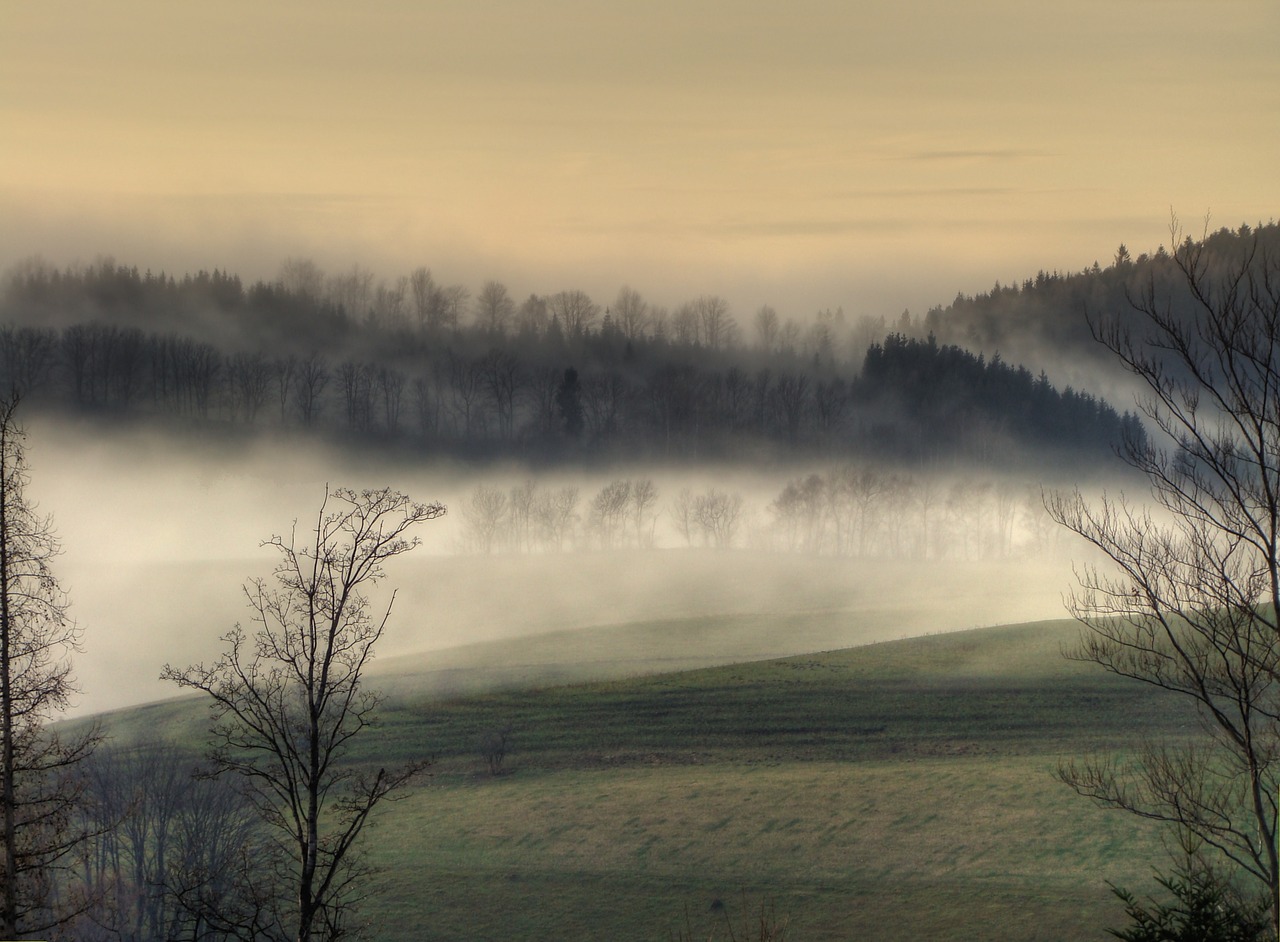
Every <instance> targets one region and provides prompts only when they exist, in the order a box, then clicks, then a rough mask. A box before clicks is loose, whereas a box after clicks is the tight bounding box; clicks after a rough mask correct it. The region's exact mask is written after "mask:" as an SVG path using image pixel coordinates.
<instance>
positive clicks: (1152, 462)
mask: <svg viewBox="0 0 1280 942" xmlns="http://www.w3.org/2000/svg"><path fill="white" fill-rule="evenodd" d="M1172 235H1173V243H1172V244H1173V245H1174V246H1175V250H1174V252H1173V253H1172V254H1171V255H1167V256H1165V259H1166V261H1165V262H1164V263H1163V271H1161V273H1160V274H1161V280H1160V281H1157V280H1156V276H1155V275H1152V277H1151V279H1150V280H1149V281H1148V282H1147V284H1146V285H1145V287H1144V288H1143V289H1142V290H1141V291H1140V292H1138V293H1137V294H1135V295H1134V296H1133V297H1132V298H1131V302H1132V307H1133V309H1134V310H1133V313H1132V314H1131V315H1130V316H1128V317H1126V318H1123V319H1120V318H1117V319H1115V320H1112V321H1109V322H1105V323H1100V322H1097V321H1095V322H1093V324H1092V326H1093V329H1094V333H1095V336H1096V337H1097V338H1098V339H1099V340H1100V341H1101V342H1102V343H1103V344H1105V345H1106V346H1107V347H1108V348H1109V349H1110V350H1111V351H1112V352H1113V353H1114V354H1115V355H1116V356H1117V358H1118V359H1119V360H1120V362H1121V363H1122V364H1124V366H1125V367H1126V368H1127V369H1128V370H1129V371H1130V372H1131V373H1132V374H1133V375H1134V376H1135V377H1136V378H1137V379H1138V380H1139V381H1140V383H1141V384H1142V386H1143V387H1144V395H1143V397H1142V398H1141V399H1140V401H1139V406H1140V408H1141V410H1142V412H1143V413H1144V415H1145V416H1146V418H1147V419H1148V420H1149V422H1150V424H1151V425H1152V427H1153V428H1154V429H1155V430H1157V431H1158V432H1159V433H1161V435H1160V440H1159V441H1152V442H1148V441H1145V440H1138V439H1137V438H1136V437H1133V438H1131V439H1130V440H1128V441H1127V442H1126V443H1125V445H1124V447H1123V450H1122V457H1123V458H1124V460H1125V461H1126V462H1127V463H1128V464H1129V465H1130V466H1132V467H1133V468H1135V469H1136V470H1138V471H1139V472H1141V473H1142V474H1143V475H1145V477H1146V480H1147V481H1148V483H1149V485H1150V493H1151V497H1152V499H1153V501H1154V505H1155V506H1154V507H1152V508H1147V507H1143V506H1140V505H1135V504H1134V503H1132V502H1130V501H1128V500H1126V499H1125V498H1124V497H1123V496H1122V497H1119V498H1104V499H1102V500H1100V501H1095V502H1092V503H1090V502H1089V501H1086V499H1085V498H1084V497H1083V496H1081V495H1080V494H1079V493H1078V492H1077V493H1074V494H1058V495H1053V496H1051V497H1050V498H1049V499H1048V509H1049V512H1050V514H1051V515H1052V516H1053V517H1054V518H1055V519H1056V520H1057V521H1058V522H1059V523H1060V524H1062V525H1063V526H1065V527H1066V528H1067V529H1068V530H1071V531H1074V532H1075V533H1077V534H1079V535H1080V536H1082V537H1083V538H1084V539H1085V540H1086V541H1088V542H1089V543H1091V544H1092V545H1093V546H1095V547H1097V548H1098V549H1099V550H1100V551H1101V552H1102V553H1103V554H1104V555H1105V557H1106V558H1107V559H1108V560H1109V561H1110V564H1111V566H1109V567H1108V569H1107V570H1106V571H1103V570H1100V569H1098V568H1095V567H1084V568H1082V569H1081V570H1080V571H1079V579H1080V588H1079V590H1078V591H1077V592H1076V593H1075V594H1074V596H1073V598H1072V600H1071V608H1072V611H1073V613H1074V614H1075V615H1076V617H1077V618H1079V619H1080V620H1081V621H1082V622H1083V624H1084V625H1085V629H1086V630H1085V632H1084V636H1083V638H1082V642H1081V644H1080V647H1079V649H1078V650H1077V651H1076V652H1075V656H1076V657H1078V658H1080V659H1082V660H1085V661H1091V662H1094V663H1096V664H1098V665H1100V666H1101V667H1103V668H1104V669H1106V670H1108V671H1110V672H1112V673H1114V674H1117V675H1120V676H1122V677H1130V678H1133V679H1135V680H1138V681H1141V682H1142V683H1145V684H1149V685H1151V686H1153V687H1156V688H1159V689H1161V690H1164V691H1168V692H1170V693H1171V694H1173V695H1176V696H1177V697H1181V698H1183V699H1184V700H1185V701H1186V702H1188V703H1189V704H1190V705H1192V706H1193V707H1194V709H1195V711H1196V713H1197V715H1198V716H1199V718H1200V721H1201V724H1202V726H1203V728H1204V731H1205V733H1206V735H1205V736H1204V737H1203V739H1202V740H1201V741H1198V742H1194V743H1192V744H1187V745H1183V744H1165V745H1160V744H1151V745H1147V746H1145V747H1143V748H1142V749H1141V750H1140V752H1139V754H1138V756H1137V758H1136V759H1135V760H1134V761H1133V762H1131V763H1119V762H1116V761H1109V760H1107V759H1097V760H1089V761H1081V762H1073V763H1067V764H1065V765H1064V766H1063V767H1062V768H1061V770H1060V772H1061V776H1062V778H1063V779H1064V780H1065V781H1066V782H1068V783H1069V784H1070V785H1071V786H1073V787H1074V788H1075V789H1076V790H1077V791H1078V792H1080V793H1081V794H1084V795H1087V796H1089V797H1091V798H1093V799H1096V800H1097V801H1099V802H1101V803H1102V804H1104V805H1106V806H1110V807H1114V808H1121V809H1125V810H1127V811H1130V812H1133V813H1135V814H1138V815H1140V816H1142V817H1145V818H1149V819H1154V820H1157V821H1164V822H1168V823H1170V824H1171V825H1173V826H1175V827H1176V828H1177V829H1179V830H1180V831H1182V832H1189V833H1191V834H1192V835H1194V836H1195V837H1196V838H1197V839H1198V840H1199V841H1200V842H1201V843H1202V844H1203V845H1204V846H1205V847H1207V848H1211V849H1212V850H1213V851H1216V852H1217V853H1218V854H1219V855H1221V859H1223V860H1224V861H1229V862H1230V863H1231V864H1232V865H1233V866H1235V867H1237V868H1238V869H1239V870H1240V871H1242V872H1243V873H1246V874H1248V875H1250V876H1251V877H1253V878H1254V879H1256V880H1257V881H1258V883H1259V885H1260V886H1262V887H1265V888H1266V892H1267V894H1268V897H1269V899H1270V902H1271V909H1272V922H1273V927H1275V926H1276V925H1277V924H1280V896H1278V895H1277V894H1278V893H1280V861H1278V860H1277V848H1276V836H1277V835H1276V800H1277V788H1278V787H1280V623H1278V622H1277V604H1278V603H1280V358H1278V357H1277V354H1276V351H1277V349H1280V260H1277V259H1274V258H1269V257H1268V256H1267V255H1266V254H1265V252H1262V251H1261V250H1260V249H1259V248H1258V245H1257V242H1256V240H1255V242H1254V243H1253V245H1252V247H1250V248H1248V249H1247V250H1246V251H1244V252H1243V253H1242V254H1240V255H1238V256H1231V257H1224V256H1215V255H1213V254H1211V253H1210V252H1209V251H1208V250H1207V249H1206V241H1201V242H1199V243H1194V242H1192V241H1190V240H1186V241H1183V242H1181V243H1179V239H1180V236H1181V232H1180V230H1179V229H1178V227H1177V223H1176V220H1175V222H1174V226H1173V230H1172ZM1166 275H1170V276H1172V278H1171V279H1170V278H1165V276H1166ZM1165 284H1174V285H1175V286H1176V287H1177V290H1172V289H1165V288H1163V287H1162V285H1165Z"/></svg>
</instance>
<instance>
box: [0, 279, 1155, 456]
mask: <svg viewBox="0 0 1280 942" xmlns="http://www.w3.org/2000/svg"><path fill="white" fill-rule="evenodd" d="M1133 264H1135V265H1138V264H1147V263H1146V262H1142V263H1133ZM1113 274H1114V272H1113V270H1112V269H1108V270H1107V271H1106V272H1098V273H1096V274H1086V275H1085V276H1081V277H1084V278H1086V279H1091V280H1093V281H1096V282H1098V283H1101V282H1103V281H1105V280H1107V279H1109V278H1112V276H1113ZM1055 283H1056V282H1055ZM1028 290H1032V289H1028ZM994 297H995V296H993V298H994ZM994 303H995V302H994V300H992V299H981V300H975V301H973V302H972V304H968V305H966V304H961V303H960V302H959V301H958V302H957V304H956V305H953V307H952V309H950V310H948V311H946V312H939V311H931V312H930V314H929V316H928V317H927V318H926V319H923V320H922V321H912V319H911V316H910V314H908V313H904V314H903V316H901V317H900V318H898V320H897V321H896V322H895V323H894V324H893V325H892V328H890V327H888V326H886V323H885V320H884V318H871V317H867V316H863V317H860V318H856V319H849V318H846V316H845V314H844V312H843V311H840V310H837V311H834V312H833V311H829V310H828V311H820V312H817V313H816V314H815V315H814V316H813V317H812V318H811V319H809V320H807V321H801V320H798V319H796V318H790V317H789V318H785V319H784V318H782V317H781V316H780V315H779V314H778V312H777V311H776V310H774V309H773V308H771V307H768V306H765V307H762V308H760V309H759V310H758V311H756V312H755V314H754V316H753V317H752V318H751V323H750V328H749V329H748V328H747V327H746V326H744V325H743V324H742V323H739V321H738V319H737V318H736V317H735V316H734V314H733V313H732V311H731V310H730V308H729V305H728V303H727V302H726V301H725V300H724V299H722V298H720V297H717V296H701V297H698V298H696V299H694V300H692V301H689V302H687V303H685V304H682V305H680V306H679V307H678V308H676V309H675V310H674V311H670V310H668V309H666V308H664V307H661V306H658V305H655V304H651V303H649V302H648V301H646V300H645V298H644V296H643V295H642V294H641V293H640V292H638V291H636V290H635V289H632V288H630V287H624V288H622V289H621V290H620V291H619V292H618V295H617V297H616V298H615V299H613V301H612V302H611V303H610V304H608V305H605V306H602V305H601V304H600V303H598V302H597V301H595V300H593V299H592V298H590V297H589V296H588V295H587V294H585V293H584V292H582V291H577V290H566V291H561V292H558V293H555V294H552V295H547V296H538V295H531V296H530V297H528V298H527V299H525V300H524V301H523V302H520V303H517V302H516V301H515V299H514V298H513V297H512V296H511V295H510V293H509V292H508V289H507V288H506V287H505V286H504V285H503V284H501V283H500V282H496V281H488V282H486V283H485V284H484V285H483V286H482V287H481V288H480V289H479V290H478V291H477V292H476V293H475V294H474V296H473V295H472V293H471V291H470V290H469V289H468V288H466V287H464V286H461V285H443V284H439V283H437V281H436V280H435V278H434V277H433V276H432V274H431V272H430V271H429V270H428V269H426V268H419V269H416V270H415V271H414V272H412V273H411V274H410V275H408V276H404V277H401V278H398V279H396V280H394V281H393V282H391V283H388V282H386V281H384V280H377V279H375V277H374V276H373V274H372V273H371V272H369V271H367V270H364V269H361V268H360V267H358V266H356V267H354V268H353V269H351V270H350V271H348V272H346V273H343V274H336V275H326V274H325V273H324V272H322V271H321V270H320V269H319V268H318V267H317V266H316V265H315V264H314V263H311V262H309V261H305V260H297V259H289V260H287V261H286V262H285V263H284V264H283V265H282V266H281V269H280V275H279V277H278V278H277V279H276V280H274V281H270V282H265V281H259V282H256V283H253V284H250V285H245V284H244V283H243V282H242V281H241V279H240V278H239V277H238V276H236V275H234V274H232V273H229V272H224V271H219V270H216V269H215V270H214V271H212V272H208V271H200V272H198V273H196V274H186V275H182V276H181V277H175V276H173V275H166V274H164V273H159V274H153V273H151V272H150V271H144V272H140V271H139V270H138V269H137V268H136V267H129V266H126V265H123V264H117V263H116V262H115V261H113V260H111V259H104V260H101V261H98V262H95V263H93V264H89V265H85V266H79V267H66V268H61V269H59V268H56V267H54V266H51V265H48V264H45V263H43V262H41V261H39V260H30V261H28V262H26V263H24V264H22V265H19V266H18V267H16V268H14V269H13V270H12V271H10V272H9V274H8V276H7V279H6V281H5V282H4V284H3V286H2V288H0V382H3V384H4V385H5V386H6V387H11V388H17V389H19V390H21V391H22V392H23V394H24V396H25V397H26V398H27V399H28V401H30V402H33V403H35V404H41V405H44V406H52V407H57V408H61V409H64V410H69V411H72V412H76V413H80V414H84V415H88V416H93V417H101V418H103V419H107V418H110V417H119V416H125V417H137V418H140V419H143V420H159V421H166V422H171V423H172V422H177V423H180V424H185V425H193V426H196V427H201V428H206V427H207V428H213V427H223V428H237V429H246V430H252V429H258V428H267V427H270V428H274V429H295V430H300V431H303V432H305V433H309V434H314V435H319V436H322V437H326V438H330V439H336V440H339V441H359V442H361V443H362V444H364V445H369V444H378V445H381V446H397V447H405V448H411V449H415V450H417V451H420V452H423V453H427V454H440V455H447V456H454V457H460V458H467V459H499V458H515V459H519V460H525V461H532V462H543V463H546V462H559V461H566V460H569V461H581V460H603V461H606V462H609V461H634V460H675V461H696V460H707V459H732V458H738V457H743V456H764V457H774V458H776V457H785V458H787V459H791V458H795V457H813V456H818V457H828V456H830V457H834V458H840V459H844V458H852V457H856V458H858V459H860V460H880V461H887V462H901V461H907V462H912V463H915V464H916V465H919V466H948V467H952V466H956V465H964V466H977V467H1007V466H1010V465H1016V464H1020V463H1024V462H1028V461H1030V462H1031V463H1036V462H1037V461H1045V460H1049V461H1053V460H1058V459H1061V458H1062V457H1063V456H1066V455H1072V456H1075V455H1082V456H1086V457H1085V460H1088V459H1087V456H1088V455H1104V454H1106V453H1108V452H1109V451H1110V450H1111V449H1112V448H1113V447H1115V446H1116V445H1117V444H1118V443H1119V442H1120V441H1121V440H1122V439H1123V437H1124V436H1125V435H1138V436H1140V435H1142V428H1141V425H1140V423H1138V422H1137V420H1136V419H1135V418H1134V417H1133V416H1132V415H1130V414H1129V413H1128V412H1125V413H1119V412H1117V411H1116V409H1115V408H1114V407H1112V406H1111V405H1110V404H1109V403H1107V402H1106V401H1104V400H1102V399H1101V398H1099V397H1097V396H1095V395H1093V394H1090V393H1089V392H1085V391H1082V390H1076V389H1073V388H1071V387H1070V386H1067V387H1065V388H1063V389H1058V388H1056V387H1055V386H1054V385H1053V384H1052V383H1051V382H1050V380H1049V377H1048V375H1047V374H1046V373H1045V372H1044V371H1043V370H1041V371H1040V372H1039V374H1038V375H1034V374H1033V373H1032V372H1031V371H1030V370H1029V369H1028V368H1027V367H1025V366H1022V365H1014V364H1012V363H1010V362H1008V361H1007V360H1006V359H1005V358H1004V357H1003V356H1002V355H1001V354H1000V353H999V352H998V350H996V351H995V352H993V354H992V355H990V356H988V355H986V354H985V353H983V352H981V350H979V352H976V353H975V352H973V351H972V349H967V347H975V346H979V347H980V346H981V344H975V342H974V341H975V340H977V341H984V342H986V341H990V339H991V338H990V337H987V336H985V335H981V334H980V333H978V332H975V328H973V327H972V326H971V325H970V326H965V324H967V323H969V320H971V318H970V315H971V313H972V311H971V310H970V308H972V307H974V306H975V305H976V306H977V307H979V308H987V307H991V305H992V304H994ZM997 313H998V312H997ZM993 316H995V315H993ZM1074 317H1075V319H1076V320H1077V321H1078V322H1079V323H1078V324H1077V325H1076V328H1075V329H1076V330H1077V331H1080V330H1087V327H1086V326H1085V322H1084V317H1083V315H1082V314H1081V313H1080V311H1079V310H1076V312H1075V314H1074ZM967 319H969V320H967ZM990 320H991V318H989V317H988V318H986V319H985V320H984V321H983V322H984V323H986V322H987V321H990ZM1005 320H1007V318H1003V319H1002V317H1000V316H996V321H998V322H999V323H1000V324H1003V323H1004V321H1005ZM1049 326H1050V330H1051V331H1052V329H1054V327H1053V323H1050V325H1049ZM990 332H994V334H995V335H998V339H999V338H1003V337H1004V336H1005V335H1006V334H1008V333H1009V332H1010V329H1006V328H1004V327H1001V328H1000V329H999V330H997V329H996V328H994V327H993V328H991V331H989V333H990ZM956 337H959V338H962V340H961V341H959V342H957V341H955V340H951V341H950V342H947V341H948V340H949V338H956ZM961 343H963V344H964V345H963V346H962V345H961ZM991 346H992V347H998V346H999V344H997V343H992V344H991ZM1046 456H1048V457H1047V458H1046Z"/></svg>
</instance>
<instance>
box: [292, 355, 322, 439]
mask: <svg viewBox="0 0 1280 942" xmlns="http://www.w3.org/2000/svg"><path fill="white" fill-rule="evenodd" d="M328 385H329V368H328V366H326V365H325V361H324V359H323V358H322V357H321V356H320V355H319V354H316V353H312V354H310V355H308V356H306V357H305V358H303V360H302V362H301V363H299V364H298V374H297V377H296V378H295V379H294V388H295V389H296V390H297V392H296V395H295V400H296V401H297V403H298V415H299V416H300V417H301V418H302V424H303V425H306V426H308V427H309V426H310V425H311V423H312V422H314V421H315V419H316V417H317V416H318V415H319V413H320V408H321V405H322V403H323V400H322V399H321V398H320V397H321V396H322V395H323V394H324V390H325V387H326V386H328Z"/></svg>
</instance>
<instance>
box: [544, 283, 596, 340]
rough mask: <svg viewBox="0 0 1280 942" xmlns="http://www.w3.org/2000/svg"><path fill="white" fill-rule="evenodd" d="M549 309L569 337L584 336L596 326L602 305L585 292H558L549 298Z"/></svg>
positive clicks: (575, 290)
mask: <svg viewBox="0 0 1280 942" xmlns="http://www.w3.org/2000/svg"><path fill="white" fill-rule="evenodd" d="M547 308H548V310H549V311H550V312H551V315H552V316H553V317H558V318H559V319H560V326H561V328H562V329H563V330H564V332H565V334H566V335H568V336H573V335H575V334H582V333H586V332H587V331H589V330H590V329H591V328H592V327H593V326H595V322H596V318H598V317H599V316H600V305H598V304H596V303H595V302H594V301H592V300H591V298H590V297H589V296H588V295H587V293H586V292H585V291H579V290H577V289H574V290H572V291H558V292H556V293H555V294H553V295H552V296H551V297H549V298H547Z"/></svg>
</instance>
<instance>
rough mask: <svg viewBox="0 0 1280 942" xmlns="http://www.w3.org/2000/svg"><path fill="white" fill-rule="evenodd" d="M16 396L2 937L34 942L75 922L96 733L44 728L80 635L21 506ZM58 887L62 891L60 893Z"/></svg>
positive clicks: (3, 417)
mask: <svg viewBox="0 0 1280 942" xmlns="http://www.w3.org/2000/svg"><path fill="white" fill-rule="evenodd" d="M17 407H18V397H17V396H16V395H14V396H10V397H9V398H8V399H6V400H4V401H3V402H0V818H2V821H0V842H2V844H3V846H2V847H0V938H6V939H17V938H20V937H29V936H33V935H34V936H38V935H42V934H44V933H47V932H49V931H50V930H52V929H55V928H56V927H58V926H60V925H64V924H65V923H67V922H68V921H70V920H72V919H74V918H75V917H76V916H77V915H78V914H79V912H80V910H81V908H82V903H83V900H80V899H77V898H75V897H73V896H71V895H70V894H68V893H67V892H66V887H65V885H63V884H65V880H64V879H63V877H64V876H65V874H66V872H67V869H68V864H69V863H70V862H71V857H72V852H73V851H74V850H75V849H76V848H77V847H79V846H80V844H81V843H83V841H84V838H85V831H84V829H83V828H80V827H78V826H77V823H76V822H77V817H76V815H75V813H74V812H75V810H76V806H77V804H78V801H79V799H80V796H81V794H82V792H83V783H82V781H81V780H80V779H79V778H78V777H77V776H76V775H75V773H76V771H77V766H78V765H79V764H80V762H81V761H82V760H84V759H85V758H87V757H88V756H89V755H90V754H91V753H92V751H93V747H94V746H95V745H96V743H97V741H98V733H97V730H96V729H90V730H89V731H88V732H86V733H83V734H81V735H79V736H74V737H69V738H67V737H63V736H62V735H60V734H59V733H58V732H56V731H54V730H51V729H50V728H49V726H48V723H49V721H50V720H51V719H52V718H53V716H54V715H55V714H57V713H59V712H60V711H62V710H63V709H65V708H66V707H67V705H68V702H69V701H70V698H71V696H72V694H73V693H74V692H75V690H74V686H73V681H72V675H71V664H70V661H69V656H70V654H71V652H73V651H74V650H76V649H77V647H78V644H79V638H80V632H79V630H78V629H77V627H76V625H75V623H74V622H73V621H72V620H71V619H70V617H69V616H68V614H67V599H66V595H65V594H64V593H63V591H62V587H61V586H60V585H59V584H58V580H57V579H56V578H55V576H54V574H53V569H52V561H53V559H54V557H56V556H57V555H58V550H59V547H58V542H57V539H56V537H55V535H54V533H53V528H52V522H51V521H50V519H49V518H48V517H47V516H43V515H41V514H40V513H39V512H38V511H37V509H36V506H35V505H34V504H33V503H31V502H30V501H29V500H27V497H26V488H27V484H28V481H29V474H28V471H27V464H26V455H25V449H24V443H25V437H26V436H25V432H24V430H23V429H22V427H21V426H20V425H19V424H18V423H17V421H16V419H15V417H14V413H15V411H16V410H17ZM59 889H61V890H62V892H61V893H59V892H58V891H59Z"/></svg>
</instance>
